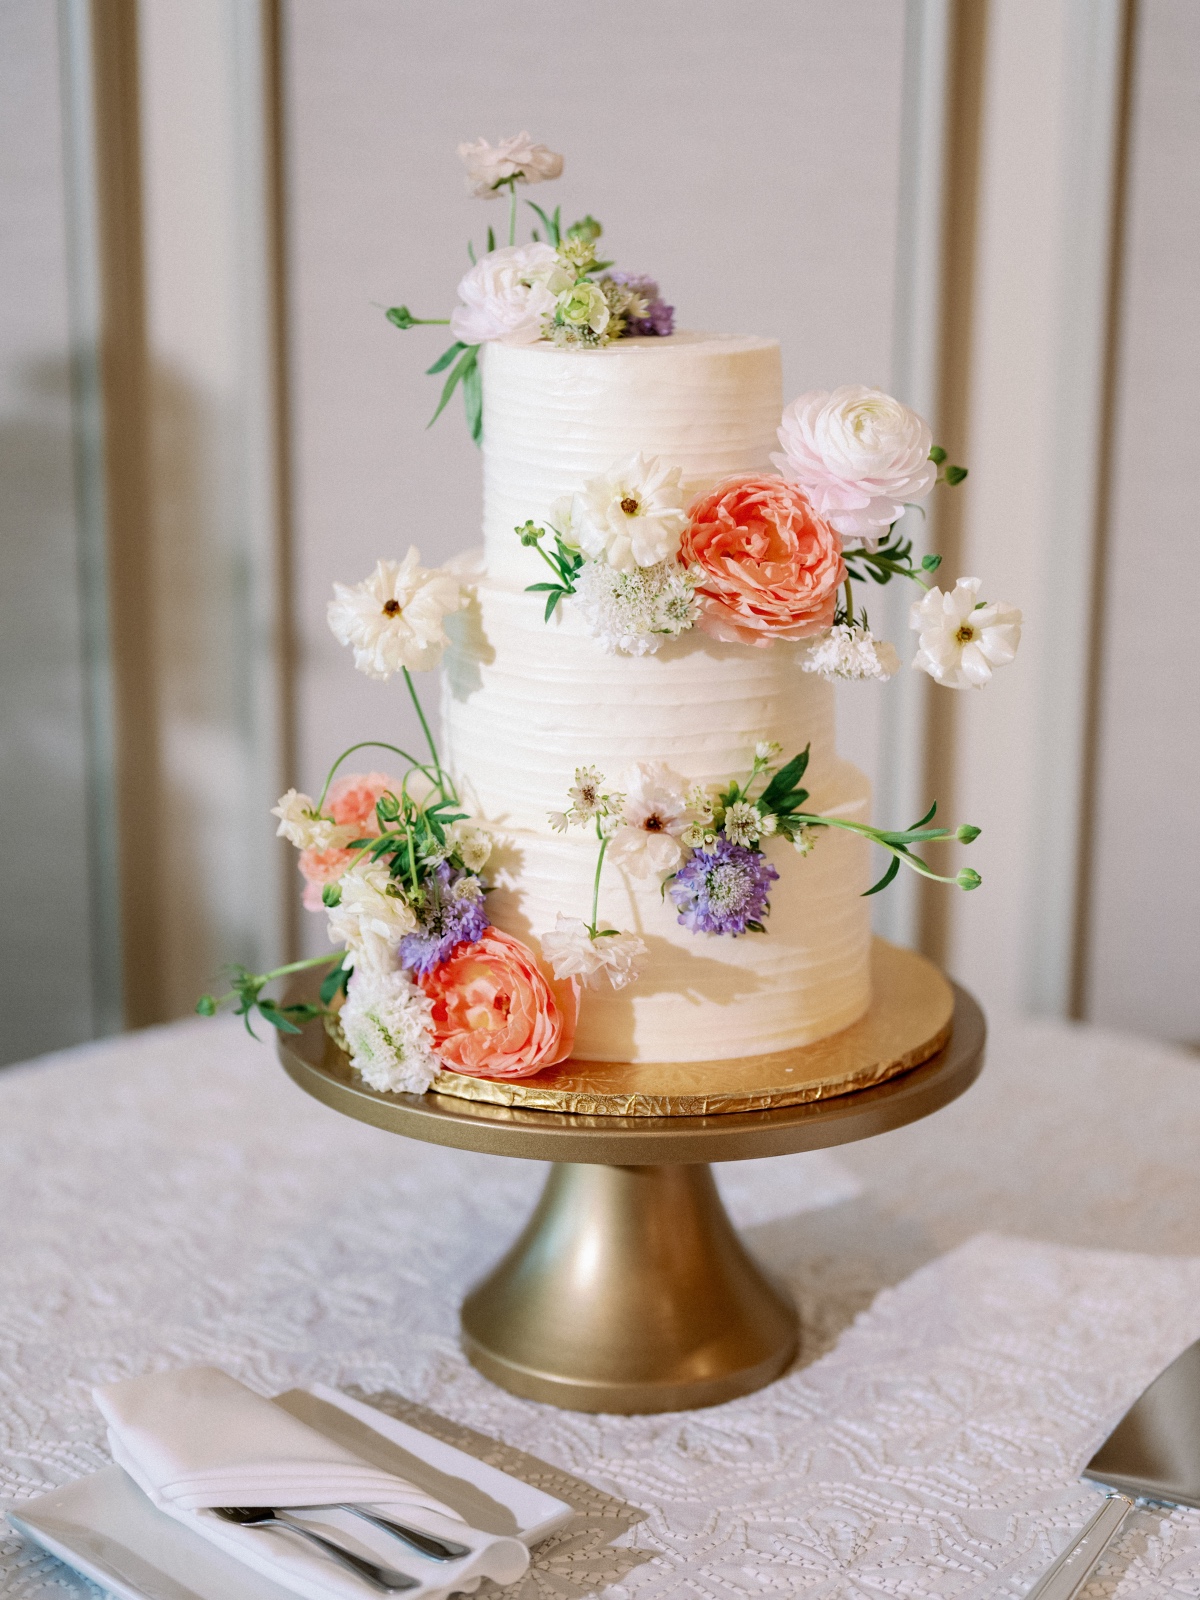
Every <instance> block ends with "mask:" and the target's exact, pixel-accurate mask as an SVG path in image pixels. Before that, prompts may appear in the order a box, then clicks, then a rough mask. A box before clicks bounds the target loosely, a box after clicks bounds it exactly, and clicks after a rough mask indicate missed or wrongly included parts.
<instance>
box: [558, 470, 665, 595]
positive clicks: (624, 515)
mask: <svg viewBox="0 0 1200 1600" xmlns="http://www.w3.org/2000/svg"><path fill="white" fill-rule="evenodd" d="M682 476H683V474H682V472H681V470H680V468H679V467H667V466H666V465H664V463H663V462H661V461H660V460H659V459H658V458H657V457H656V456H650V457H646V456H641V455H636V456H632V457H631V458H630V459H629V460H628V461H624V462H620V463H618V465H616V466H614V467H612V468H611V469H610V470H609V471H608V472H606V473H605V474H604V476H603V477H600V478H592V479H591V480H590V481H589V482H588V483H586V484H585V485H584V488H583V492H582V494H580V495H578V496H577V497H576V501H575V516H574V530H573V531H574V534H575V538H576V539H577V541H578V543H579V548H580V549H581V550H582V551H583V553H584V555H586V556H590V557H591V559H592V560H593V561H607V562H608V564H609V566H610V567H615V568H616V569H617V571H618V572H632V571H633V570H634V569H635V568H636V567H654V566H657V565H658V564H659V563H660V562H662V561H671V560H673V559H674V558H675V556H676V555H677V554H678V553H679V545H680V541H681V540H682V538H683V531H684V529H685V528H686V527H687V504H686V498H685V495H684V492H683V488H682V483H681V479H682Z"/></svg>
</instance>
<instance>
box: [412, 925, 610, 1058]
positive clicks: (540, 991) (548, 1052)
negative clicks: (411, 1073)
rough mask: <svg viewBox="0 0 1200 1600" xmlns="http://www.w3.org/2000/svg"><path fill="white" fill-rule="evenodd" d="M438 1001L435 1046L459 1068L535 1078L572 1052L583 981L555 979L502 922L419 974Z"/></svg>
mask: <svg viewBox="0 0 1200 1600" xmlns="http://www.w3.org/2000/svg"><path fill="white" fill-rule="evenodd" d="M417 982H418V984H419V985H420V987H421V988H422V989H424V991H425V993H426V994H427V995H428V996H429V998H430V999H431V1000H432V1001H433V1037H434V1049H435V1050H436V1052H437V1054H438V1055H440V1056H441V1058H442V1060H443V1061H444V1062H445V1064H446V1066H447V1067H448V1068H449V1069H450V1070H451V1071H452V1072H463V1073H466V1074H467V1075H468V1076H469V1077H472V1078H528V1077H530V1076H531V1075H532V1074H533V1073H535V1072H540V1071H541V1070H542V1068H543V1067H552V1066H554V1064H555V1063H556V1062H558V1061H562V1060H564V1059H565V1058H566V1057H567V1056H569V1055H570V1053H571V1047H572V1045H573V1044H574V1043H575V1021H576V1017H577V1015H578V1012H579V985H578V983H577V982H576V981H575V980H574V979H568V980H566V981H562V980H558V979H554V978H551V977H548V976H547V975H546V973H545V972H543V970H542V968H541V966H540V965H539V963H538V960H537V957H536V956H535V955H534V953H533V951H532V950H530V949H529V947H528V946H527V945H523V944H522V943H521V941H520V940H519V939H514V938H513V937H512V935H511V934H508V933H502V932H501V931H500V929H499V928H489V929H488V930H487V932H486V933H485V934H484V936H483V938H482V939H479V940H477V941H476V943H474V944H468V945H463V946H462V947H461V948H460V949H459V950H457V951H456V952H455V954H454V955H452V956H451V957H450V959H449V960H448V961H443V962H442V964H441V966H440V967H435V968H434V969H433V971H432V972H430V973H427V974H426V975H425V976H424V977H422V978H418V979H417Z"/></svg>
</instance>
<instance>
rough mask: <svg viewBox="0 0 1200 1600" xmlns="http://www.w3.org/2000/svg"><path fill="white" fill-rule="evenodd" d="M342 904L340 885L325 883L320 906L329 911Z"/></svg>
mask: <svg viewBox="0 0 1200 1600" xmlns="http://www.w3.org/2000/svg"><path fill="white" fill-rule="evenodd" d="M341 903H342V886H341V884H340V883H327V884H326V885H325V887H324V888H323V889H322V890H321V904H322V905H326V906H328V907H329V908H330V909H331V910H332V909H333V907H334V906H340V905H341Z"/></svg>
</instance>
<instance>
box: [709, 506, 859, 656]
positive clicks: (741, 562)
mask: <svg viewBox="0 0 1200 1600" xmlns="http://www.w3.org/2000/svg"><path fill="white" fill-rule="evenodd" d="M689 516H690V520H689V522H688V527H687V531H686V532H685V533H684V536H683V544H682V547H681V549H680V551H679V559H680V561H681V562H682V563H683V564H684V565H685V566H692V567H699V569H700V572H701V577H700V579H699V582H698V583H697V585H696V599H697V600H698V601H699V602H700V606H701V611H700V618H699V623H698V626H699V627H701V628H703V629H704V630H705V632H706V633H710V634H712V635H713V637H714V638H716V639H724V640H726V641H728V642H731V643H737V644H758V645H768V644H770V643H771V641H772V640H773V639H803V638H805V637H806V636H807V635H808V634H812V633H820V632H822V631H823V630H824V629H826V628H828V627H831V626H832V624H833V618H834V612H835V610H836V607H837V591H838V588H839V586H840V585H841V584H842V583H843V582H844V581H845V577H846V567H845V563H844V562H843V561H842V544H841V539H840V538H839V537H838V534H837V533H836V532H835V531H834V529H833V528H832V527H831V526H830V525H829V523H828V522H826V521H825V520H824V519H823V518H821V517H819V516H818V515H817V513H816V512H815V511H814V510H813V508H812V506H811V504H810V503H809V501H808V499H807V498H806V496H805V494H804V492H803V491H802V490H801V489H799V488H797V487H796V485H795V484H791V483H786V482H785V481H784V480H783V479H782V478H766V477H763V478H756V477H749V478H728V479H726V481H725V482H724V483H719V484H718V485H717V487H716V488H715V489H714V490H712V492H711V493H710V494H706V495H704V496H702V498H701V499H699V500H697V501H696V503H695V504H694V505H693V506H692V508H691V512H690V513H689Z"/></svg>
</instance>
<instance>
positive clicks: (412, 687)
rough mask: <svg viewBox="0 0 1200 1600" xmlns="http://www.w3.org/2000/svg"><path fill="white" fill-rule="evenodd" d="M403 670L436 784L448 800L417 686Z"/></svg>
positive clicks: (405, 669) (438, 758)
mask: <svg viewBox="0 0 1200 1600" xmlns="http://www.w3.org/2000/svg"><path fill="white" fill-rule="evenodd" d="M403 671H404V681H405V683H406V684H407V685H408V692H409V694H410V695H411V696H412V703H413V705H414V706H416V708H417V716H418V717H420V719H421V727H422V729H423V730H424V733H425V742H426V744H428V746H429V754H430V755H431V756H432V757H433V765H434V770H435V771H436V773H437V786H438V788H439V789H440V790H441V791H442V798H443V799H444V800H448V799H449V798H450V795H449V794H448V793H447V791H446V775H445V773H444V772H443V771H442V760H441V757H440V756H439V755H438V751H437V745H436V744H434V742H433V734H432V733H431V732H430V729H429V724H428V722H426V720H425V712H424V710H423V709H422V707H421V699H420V696H419V695H418V694H417V686H416V684H415V683H414V682H413V681H412V673H411V672H410V671H409V670H408V668H407V667H405V668H404V669H403Z"/></svg>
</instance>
